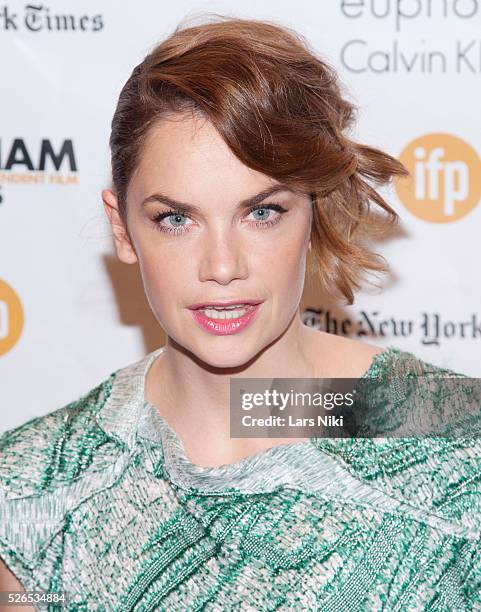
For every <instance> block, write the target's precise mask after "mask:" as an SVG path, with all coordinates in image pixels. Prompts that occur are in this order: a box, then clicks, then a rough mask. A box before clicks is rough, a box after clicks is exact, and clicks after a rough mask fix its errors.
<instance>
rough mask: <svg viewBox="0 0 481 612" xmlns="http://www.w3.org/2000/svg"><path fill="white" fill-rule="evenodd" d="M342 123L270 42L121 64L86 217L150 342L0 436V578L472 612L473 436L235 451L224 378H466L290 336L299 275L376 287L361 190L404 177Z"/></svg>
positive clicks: (258, 605)
mask: <svg viewBox="0 0 481 612" xmlns="http://www.w3.org/2000/svg"><path fill="white" fill-rule="evenodd" d="M352 118H353V108H352V106H351V104H349V103H348V102H347V101H346V100H345V99H343V97H342V95H341V90H340V86H339V83H338V81H337V79H336V76H335V74H334V72H333V71H332V69H330V68H329V67H328V66H326V64H325V63H324V62H323V61H321V60H320V59H319V58H318V57H316V56H315V54H314V53H313V52H312V51H311V50H310V49H309V48H308V46H307V44H306V43H305V41H303V40H302V39H301V38H300V37H299V36H298V35H296V34H295V33H294V32H292V31H290V30H288V29H286V28H282V27H280V26H278V25H276V24H272V23H266V22H258V21H249V20H239V19H227V18H226V19H219V20H217V21H216V22H212V23H208V24H204V25H199V26H195V27H190V28H184V29H178V30H177V31H175V32H174V33H173V34H172V35H171V36H170V37H169V38H168V39H167V40H165V41H163V42H162V43H161V44H160V45H159V46H157V47H156V48H155V49H154V50H153V51H152V52H151V53H150V54H149V55H148V56H147V57H146V58H145V60H144V61H143V62H142V63H141V64H140V65H139V66H137V67H136V68H135V69H134V71H133V73H132V75H131V76H130V78H129V79H128V81H127V83H126V84H125V86H124V88H123V90H122V92H121V94H120V98H119V101H118V105H117V108H116V111H115V114H114V117H113V121H112V133H111V139H110V145H111V150H112V175H113V186H112V189H106V190H104V191H103V193H102V198H103V203H104V207H105V210H106V213H107V215H108V219H109V221H110V223H111V226H112V231H113V236H114V240H115V247H116V251H117V255H118V257H119V259H120V260H121V261H123V262H125V263H128V264H135V263H138V264H139V267H140V271H141V274H142V279H143V283H144V288H145V292H146V295H147V298H148V300H149V304H150V306H151V308H152V311H153V313H154V315H155V316H156V318H157V320H158V321H159V324H160V325H161V326H162V328H163V329H164V330H165V332H166V335H167V342H166V344H165V346H163V347H160V348H159V349H157V350H156V351H154V352H152V353H150V354H149V355H147V356H146V357H145V358H143V359H141V360H140V361H138V362H136V363H134V364H130V365H127V366H126V367H125V368H122V369H120V370H118V371H115V372H113V373H112V374H111V375H110V376H109V377H108V379H106V380H104V381H103V382H102V383H100V384H99V385H98V386H97V387H96V388H94V389H92V390H90V391H89V392H88V393H87V394H86V395H84V396H83V397H82V398H80V399H79V400H77V401H75V402H73V403H71V404H69V405H68V406H65V407H64V408H61V409H60V410H57V411H55V412H52V413H50V414H48V415H46V416H43V417H40V418H36V419H33V420H31V421H29V422H27V423H25V424H24V425H22V426H20V427H17V428H16V429H14V430H11V431H9V432H7V433H6V434H4V436H3V437H2V447H1V448H2V450H1V453H0V461H1V466H2V470H1V474H2V475H1V481H0V484H1V489H0V490H1V491H2V492H3V499H2V498H0V500H1V503H0V516H1V518H2V527H1V528H0V529H1V531H0V556H1V557H2V558H3V560H4V562H5V567H4V570H3V577H4V580H5V581H6V580H7V578H8V579H9V580H11V581H14V580H16V579H18V580H19V581H20V582H18V588H21V585H23V586H24V587H25V588H26V589H30V590H31V589H34V588H40V589H43V590H47V591H64V592H65V593H66V595H67V597H68V598H69V603H68V609H72V610H79V609H96V610H109V611H110V610H122V611H123V612H124V611H127V610H169V611H170V610H186V609H189V610H194V609H195V610H201V609H206V610H227V609H232V610H234V609H235V610H274V609H280V610H282V609H286V610H287V609H295V610H300V609H303V610H304V609H305V610H317V609H319V610H336V611H337V610H379V609H385V610H394V609H396V610H397V609H398V610H406V609H416V610H418V609H429V610H434V609H437V610H438V609H439V610H441V609H450V610H451V609H453V610H454V609H455V610H464V609H466V610H468V609H473V608H474V607H475V606H476V604H477V605H478V606H481V596H480V589H479V586H480V584H481V573H480V555H481V548H480V545H479V541H480V540H479V536H480V531H479V503H480V502H479V501H478V500H479V499H480V498H481V496H480V487H479V463H480V452H479V450H480V447H479V444H478V442H477V438H473V439H466V438H463V439H459V440H458V439H456V440H454V441H453V440H450V441H449V440H448V439H443V438H439V439H434V440H433V439H431V440H423V439H421V438H418V439H408V438H404V439H403V438H397V439H396V438H391V439H388V438H377V439H371V438H368V437H366V438H359V439H355V438H352V439H351V438H341V437H339V438H335V439H327V438H323V437H312V438H311V437H308V438H298V439H296V440H294V441H293V440H292V439H290V440H286V439H285V438H275V439H273V438H269V437H263V438H254V437H253V438H231V437H230V435H229V391H230V381H231V379H234V380H235V379H236V378H272V377H275V378H278V379H283V378H341V377H342V378H353V379H358V378H361V379H362V380H366V379H370V378H381V379H382V378H383V377H388V376H404V377H414V378H415V377H418V376H420V375H423V376H426V377H431V378H439V377H454V378H460V379H462V378H463V377H462V375H460V374H456V373H454V372H452V371H450V370H446V369H442V368H439V367H436V366H434V365H431V364H428V363H425V362H424V361H422V360H420V359H418V358H416V357H415V356H414V355H413V354H411V353H407V352H403V351H401V350H400V349H398V348H396V347H394V346H390V347H388V348H387V349H384V350H381V349H379V348H377V347H375V346H372V345H369V344H364V343H361V342H357V341H353V340H350V339H347V338H341V337H337V336H334V335H330V334H327V333H323V332H319V331H315V330H313V329H310V328H308V327H306V326H305V325H303V324H302V321H301V318H300V314H299V302H300V299H301V294H302V290H303V284H304V278H305V271H306V265H307V263H308V262H310V263H312V265H314V266H315V269H316V270H317V272H318V274H319V281H320V282H322V283H323V284H324V286H325V287H326V288H328V289H329V290H330V291H331V292H332V293H333V294H335V295H337V296H339V297H342V298H344V299H345V300H346V301H347V302H348V303H350V304H351V303H352V302H353V295H354V292H355V290H356V289H358V288H359V287H360V279H361V277H362V275H363V273H365V272H369V271H381V270H384V269H385V268H384V266H383V263H382V261H381V258H379V257H378V256H376V255H374V254H373V253H371V252H370V251H369V250H368V249H367V247H366V246H365V244H364V242H363V238H364V237H366V235H369V233H370V232H372V231H373V223H374V221H373V220H372V218H371V216H369V214H368V213H369V206H370V205H372V204H374V205H376V206H377V207H380V208H381V209H383V210H384V212H385V214H386V218H387V220H388V221H391V222H392V221H394V220H395V219H396V213H395V212H394V211H393V210H392V209H391V208H390V206H389V205H388V204H387V203H386V202H385V201H384V200H383V199H382V198H381V196H380V195H379V194H378V193H377V192H376V191H375V190H374V189H373V187H372V186H371V185H370V183H369V180H371V181H374V182H375V183H378V184H381V183H386V182H388V181H389V180H390V179H391V178H392V177H393V176H395V175H403V174H405V170H404V168H403V167H402V165H401V164H400V163H399V162H398V161H396V160H395V159H393V158H392V157H390V156H389V155H387V154H385V153H383V152H381V151H379V150H377V149H374V148H371V147H368V146H364V145H360V144H357V143H355V142H354V141H353V140H351V139H350V138H349V137H348V136H347V135H346V130H347V128H348V127H349V126H350V125H351V124H352ZM439 401H440V400H439ZM427 405H428V402H426V406H427ZM437 407H438V406H436V408H437ZM409 408H410V406H407V409H409ZM384 409H385V410H386V412H387V413H388V412H389V404H386V406H385V407H384ZM426 409H427V408H426ZM15 577H16V578H15ZM5 584H7V582H5ZM8 584H14V583H13V582H11V583H8ZM10 588H12V587H10Z"/></svg>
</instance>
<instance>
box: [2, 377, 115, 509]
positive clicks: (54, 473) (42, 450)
mask: <svg viewBox="0 0 481 612" xmlns="http://www.w3.org/2000/svg"><path fill="white" fill-rule="evenodd" d="M115 376H116V372H113V373H112V374H110V375H109V376H108V377H107V378H105V379H104V380H103V381H102V382H100V383H99V384H97V385H96V386H94V387H92V388H90V389H89V390H88V391H87V392H86V393H84V394H82V395H81V396H80V397H79V398H78V399H76V400H75V401H72V402H70V403H68V404H66V405H64V406H62V407H60V408H57V409H55V410H53V411H51V412H49V413H47V414H44V415H41V416H36V417H33V418H31V419H29V420H27V421H25V422H24V423H22V424H20V425H18V426H16V427H14V428H11V429H9V430H7V431H5V432H3V433H2V434H1V435H0V497H1V496H2V494H3V496H4V498H5V499H14V498H20V497H27V496H31V495H36V496H37V495H40V494H42V493H45V492H49V491H51V490H52V489H53V488H55V486H56V485H61V484H64V483H65V482H67V481H69V480H72V479H73V478H76V477H78V476H79V475H80V473H81V471H82V470H83V469H85V467H86V466H87V465H88V464H89V461H91V460H92V459H93V456H92V451H93V449H95V446H96V444H98V443H99V441H100V438H101V436H102V432H101V430H99V428H98V427H97V426H96V420H95V416H96V414H97V413H98V412H99V410H101V408H102V406H103V405H104V404H105V402H106V401H107V399H108V397H109V394H110V392H111V389H112V384H113V380H114V378H115ZM86 443H88V445H89V446H90V456H89V454H85V453H86V450H85V448H84V447H85V444H86ZM82 448H83V449H84V450H83V454H82V456H80V454H79V453H80V451H81V449H82Z"/></svg>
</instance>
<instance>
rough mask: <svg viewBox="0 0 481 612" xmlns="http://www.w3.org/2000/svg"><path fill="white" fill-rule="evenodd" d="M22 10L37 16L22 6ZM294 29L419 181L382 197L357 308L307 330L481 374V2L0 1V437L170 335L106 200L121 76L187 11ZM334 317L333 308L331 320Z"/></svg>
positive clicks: (309, 315)
mask: <svg viewBox="0 0 481 612" xmlns="http://www.w3.org/2000/svg"><path fill="white" fill-rule="evenodd" d="M29 6H30V8H29ZM206 12H217V13H221V14H229V15H232V16H238V17H247V18H257V19H270V20H275V21H277V22H279V23H281V24H285V25H288V26H291V27H294V28H295V29H297V30H298V31H299V32H300V33H302V34H304V35H305V36H306V37H307V38H308V40H309V41H310V43H311V44H312V46H313V47H314V48H315V49H316V50H317V51H318V52H319V53H320V54H321V55H322V56H323V57H324V59H326V60H327V61H329V62H330V63H331V64H332V65H334V66H335V67H336V68H337V69H338V71H339V73H340V76H341V79H342V80H343V82H344V83H345V85H346V88H347V93H348V95H349V96H350V98H351V99H352V100H353V101H354V102H355V103H356V104H357V105H358V106H359V108H360V112H359V121H358V126H357V129H356V134H355V136H356V137H357V138H358V139H360V140H362V141H364V142H366V143H368V144H372V145H375V146H379V147H381V148H384V149H385V150H387V151H388V152H390V153H391V154H393V155H395V156H398V157H399V156H400V157H401V158H402V159H403V161H404V162H405V163H406V164H408V166H410V168H411V169H412V170H413V175H414V180H413V182H412V183H410V184H406V186H405V187H402V186H399V189H394V188H393V189H389V190H385V191H384V192H383V193H384V194H385V195H386V196H387V197H388V199H389V202H390V204H391V205H392V206H393V207H394V208H395V209H396V211H397V212H398V213H399V214H400V216H401V218H402V225H401V231H400V232H399V233H398V234H397V235H396V236H395V237H393V238H391V239H390V240H386V241H383V242H381V243H378V244H376V245H375V247H376V250H377V251H378V252H379V253H381V254H383V255H384V256H385V257H386V259H387V260H388V262H389V263H390V265H391V268H392V272H393V274H392V277H391V278H390V279H386V283H385V288H384V290H383V291H382V292H379V291H373V290H370V291H366V292H363V293H361V294H358V295H357V299H356V302H355V304H354V305H353V306H351V307H339V306H338V305H337V306H336V305H335V304H332V303H329V302H328V301H321V300H320V299H319V300H318V299H317V298H316V297H315V296H314V294H308V295H306V296H305V297H304V299H303V303H302V308H303V312H304V316H305V321H306V323H307V324H309V325H314V326H317V327H319V328H321V329H326V328H329V329H330V330H334V329H335V328H334V327H333V325H335V323H336V322H337V323H338V324H340V323H341V322H342V321H344V330H345V331H346V333H348V335H350V336H351V337H353V338H359V339H363V340H365V341H367V342H370V343H371V344H377V345H379V346H388V345H390V344H394V345H396V346H398V347H400V348H402V349H404V350H410V351H412V352H414V353H416V354H417V355H418V356H419V357H421V358H424V359H425V360H427V361H429V362H431V363H435V364H438V365H444V366H448V367H452V368H453V369H455V370H457V371H460V372H464V373H465V374H470V375H472V376H480V375H481V360H480V356H481V351H480V346H481V308H480V303H481V288H480V285H481V283H480V280H479V272H478V268H479V261H480V246H479V244H480V237H479V233H480V230H481V205H480V204H479V202H480V199H481V162H480V159H479V155H480V153H481V129H480V128H481V113H480V110H479V109H480V102H481V85H480V83H481V38H480V34H479V32H480V31H481V29H480V26H481V2H479V1H476V0H433V1H429V0H397V1H395V0H391V1H390V0H372V1H371V0H345V1H344V2H342V1H341V0H329V1H324V2H315V1H313V0H312V1H305V0H298V1H297V2H295V3H293V2H292V1H280V0H276V1H273V0H271V1H265V2H262V3H259V2H252V1H251V0H244V1H243V2H242V3H240V2H232V1H224V2H194V1H186V0H183V1H182V0H177V1H176V2H173V3H166V2H157V1H148V0H136V2H131V1H126V2H122V3H119V2H115V1H113V0H103V1H102V0H97V1H93V0H83V1H82V2H81V3H79V2H74V1H73V0H50V1H49V2H48V3H42V4H40V3H39V4H35V5H34V8H32V7H31V5H28V4H27V3H24V2H20V1H10V2H6V3H2V4H1V5H0V57H1V66H2V71H1V108H2V112H1V113H0V198H1V201H0V385H1V387H0V407H1V412H0V430H5V429H7V428H10V427H13V426H15V425H17V424H19V423H21V422H23V421H25V420H26V419H27V418H29V417H31V416H34V415H39V414H44V413H46V412H49V411H51V410H54V409H56V408H59V407H61V406H62V405H64V404H66V403H67V402H70V401H72V400H74V399H76V398H77V397H78V396H80V394H82V393H84V392H86V391H87V390H88V389H90V388H91V387H93V386H94V385H96V384H98V383H99V382H100V381H101V380H103V379H104V378H105V377H106V376H107V375H108V374H110V373H111V372H112V371H114V370H115V369H117V368H119V367H122V366H124V365H127V364H128V363H131V362H132V361H134V360H137V359H139V358H140V357H142V356H143V355H145V354H146V353H147V352H150V351H151V350H153V349H154V348H156V347H157V346H160V344H161V343H163V341H164V335H163V332H162V330H161V329H160V328H159V326H158V324H157V322H156V321H155V319H154V317H153V315H152V314H151V312H150V310H149V308H148V305H147V302H146V299H145V298H144V295H143V289H142V286H141V282H140V277H139V274H138V271H137V269H136V267H134V266H128V265H125V264H122V263H121V262H118V261H117V260H116V256H115V253H114V250H113V244H112V240H111V238H110V230H109V226H108V224H107V219H106V217H105V213H104V210H103V207H102V204H101V199H100V191H101V189H102V188H104V187H105V186H108V185H109V180H110V174H109V173H110V168H109V149H108V137H109V128H110V121H111V118H112V114H113V111H114V107H115V103H116V99H117V96H118V94H119V92H120V89H121V87H122V85H123V84H124V82H125V80H126V79H127V77H128V76H129V74H130V72H131V70H132V68H133V67H134V66H135V65H136V64H137V63H138V62H139V61H141V59H142V58H143V57H144V55H145V54H146V53H147V52H148V51H149V50H150V49H151V47H152V46H153V45H154V44H156V43H157V42H158V41H160V40H161V39H162V38H163V37H165V36H166V35H168V34H169V33H170V32H171V31H172V30H173V29H174V28H175V27H176V26H177V24H178V23H179V22H180V21H181V20H183V19H186V18H188V17H192V16H194V15H196V16H199V15H202V14H204V13H206ZM326 313H327V314H326Z"/></svg>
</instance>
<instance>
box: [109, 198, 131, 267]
mask: <svg viewBox="0 0 481 612" xmlns="http://www.w3.org/2000/svg"><path fill="white" fill-rule="evenodd" d="M102 201H103V203H104V208H105V212H106V213H107V217H108V219H109V222H110V225H111V227H112V234H113V236H114V242H115V250H116V251H117V257H118V258H119V259H120V261H123V262H124V263H128V264H133V263H137V254H136V252H135V249H134V247H133V245H132V243H131V241H130V238H129V235H128V232H127V228H126V227H125V224H124V222H123V220H122V218H121V216H120V213H119V203H118V200H117V196H116V195H115V193H114V192H113V191H112V190H111V189H103V190H102Z"/></svg>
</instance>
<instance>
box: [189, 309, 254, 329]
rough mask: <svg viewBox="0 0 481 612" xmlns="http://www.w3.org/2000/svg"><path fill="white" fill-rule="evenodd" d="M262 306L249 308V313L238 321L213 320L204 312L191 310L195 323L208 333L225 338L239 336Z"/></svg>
mask: <svg viewBox="0 0 481 612" xmlns="http://www.w3.org/2000/svg"><path fill="white" fill-rule="evenodd" d="M260 307H261V304H255V305H251V306H248V311H247V312H246V313H245V314H244V315H242V317H239V318H238V319H211V318H209V317H207V316H206V315H205V314H204V312H203V311H202V310H198V309H197V310H191V312H192V316H193V317H194V319H195V321H196V322H197V323H198V324H199V325H200V326H201V327H202V328H203V329H205V330H206V331H208V332H210V333H211V334H215V335H217V336H224V335H227V334H237V333H238V332H240V331H242V330H243V329H244V328H245V327H247V326H248V325H249V324H250V323H251V322H252V320H253V319H254V317H255V316H256V314H257V312H258V311H259V309H260Z"/></svg>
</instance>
